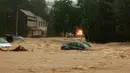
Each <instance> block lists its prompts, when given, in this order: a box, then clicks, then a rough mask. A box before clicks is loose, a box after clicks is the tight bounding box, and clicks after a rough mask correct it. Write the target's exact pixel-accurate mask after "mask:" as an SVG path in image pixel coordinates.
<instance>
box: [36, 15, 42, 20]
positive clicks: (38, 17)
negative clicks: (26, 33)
mask: <svg viewBox="0 0 130 73" xmlns="http://www.w3.org/2000/svg"><path fill="white" fill-rule="evenodd" d="M36 17H37V20H38V21H44V20H43V19H42V18H41V17H40V16H36Z"/></svg>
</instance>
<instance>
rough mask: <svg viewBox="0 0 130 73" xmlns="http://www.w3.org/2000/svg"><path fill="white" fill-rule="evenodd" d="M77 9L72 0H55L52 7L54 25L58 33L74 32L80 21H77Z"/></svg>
mask: <svg viewBox="0 0 130 73" xmlns="http://www.w3.org/2000/svg"><path fill="white" fill-rule="evenodd" d="M76 12H77V9H76V8H75V7H73V5H72V1H71V0H60V1H55V4H54V6H53V7H52V9H51V16H52V18H51V19H52V26H53V28H54V30H55V34H56V35H58V36H59V35H60V33H62V32H64V33H66V32H72V31H74V28H75V26H76V25H78V23H76V19H78V16H77V13H76Z"/></svg>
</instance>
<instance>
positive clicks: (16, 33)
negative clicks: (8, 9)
mask: <svg viewBox="0 0 130 73" xmlns="http://www.w3.org/2000/svg"><path fill="white" fill-rule="evenodd" d="M15 31H16V32H15V35H16V36H17V35H18V6H17V10H16V29H15Z"/></svg>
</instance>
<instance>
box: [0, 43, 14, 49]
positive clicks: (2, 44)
mask: <svg viewBox="0 0 130 73" xmlns="http://www.w3.org/2000/svg"><path fill="white" fill-rule="evenodd" d="M11 46H12V45H11V44H9V43H0V48H8V47H11Z"/></svg>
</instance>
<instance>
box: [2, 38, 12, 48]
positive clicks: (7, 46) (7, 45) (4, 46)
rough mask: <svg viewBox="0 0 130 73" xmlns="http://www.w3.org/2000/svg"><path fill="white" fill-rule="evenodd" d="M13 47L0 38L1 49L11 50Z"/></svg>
mask: <svg viewBox="0 0 130 73" xmlns="http://www.w3.org/2000/svg"><path fill="white" fill-rule="evenodd" d="M11 46H12V45H11V44H10V43H8V42H7V41H6V40H5V39H3V38H0V48H10V47H11Z"/></svg>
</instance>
